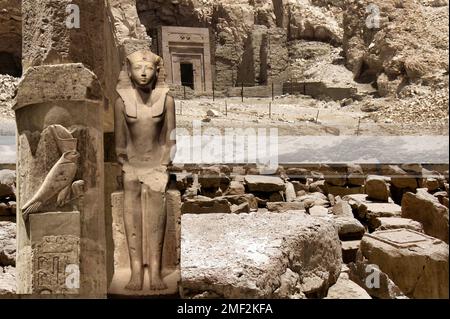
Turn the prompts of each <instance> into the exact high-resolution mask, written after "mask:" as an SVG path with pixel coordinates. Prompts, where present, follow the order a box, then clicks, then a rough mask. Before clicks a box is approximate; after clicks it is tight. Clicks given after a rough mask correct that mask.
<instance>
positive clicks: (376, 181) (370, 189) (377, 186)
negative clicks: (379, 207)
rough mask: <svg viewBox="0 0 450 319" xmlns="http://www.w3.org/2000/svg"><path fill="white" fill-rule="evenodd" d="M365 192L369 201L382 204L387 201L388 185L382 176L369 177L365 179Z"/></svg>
mask: <svg viewBox="0 0 450 319" xmlns="http://www.w3.org/2000/svg"><path fill="white" fill-rule="evenodd" d="M365 190H366V194H367V197H368V198H369V199H374V200H379V201H383V202H387V201H388V200H389V195H390V191H389V185H388V184H387V183H386V180H385V178H383V177H382V176H375V175H369V176H368V177H367V179H366V183H365Z"/></svg>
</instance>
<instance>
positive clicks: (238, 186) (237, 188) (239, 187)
mask: <svg viewBox="0 0 450 319" xmlns="http://www.w3.org/2000/svg"><path fill="white" fill-rule="evenodd" d="M244 194H245V186H244V184H243V183H241V182H238V181H231V182H230V186H229V187H228V190H227V191H226V192H225V195H244Z"/></svg>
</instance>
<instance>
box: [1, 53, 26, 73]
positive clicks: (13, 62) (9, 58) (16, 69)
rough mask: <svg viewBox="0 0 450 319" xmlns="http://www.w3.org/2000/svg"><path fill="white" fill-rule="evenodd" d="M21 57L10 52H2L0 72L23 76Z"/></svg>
mask: <svg viewBox="0 0 450 319" xmlns="http://www.w3.org/2000/svg"><path fill="white" fill-rule="evenodd" d="M20 62H21V61H20V59H18V58H17V57H15V56H14V55H13V54H11V53H8V52H0V74H8V75H12V76H14V77H16V78H18V77H21V76H22V66H21V63H20Z"/></svg>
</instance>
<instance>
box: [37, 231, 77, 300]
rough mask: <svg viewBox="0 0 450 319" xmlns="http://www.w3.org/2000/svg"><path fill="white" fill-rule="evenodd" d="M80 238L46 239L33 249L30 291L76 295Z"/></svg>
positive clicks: (54, 237)
mask: <svg viewBox="0 0 450 319" xmlns="http://www.w3.org/2000/svg"><path fill="white" fill-rule="evenodd" d="M79 255H80V238H79V237H76V236H72V235H64V236H46V237H44V238H43V239H42V241H41V242H40V243H38V244H36V245H34V247H33V292H34V293H37V294H78V292H79V273H77V271H78V272H79Z"/></svg>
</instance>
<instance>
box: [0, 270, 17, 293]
mask: <svg viewBox="0 0 450 319" xmlns="http://www.w3.org/2000/svg"><path fill="white" fill-rule="evenodd" d="M15 293H16V270H15V268H14V267H11V266H8V267H1V266H0V295H10V294H15Z"/></svg>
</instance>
